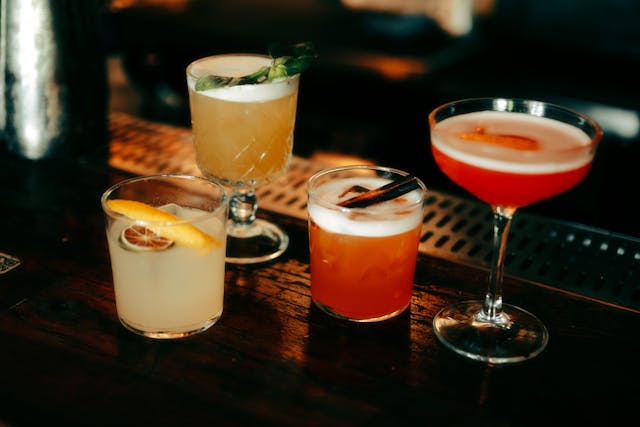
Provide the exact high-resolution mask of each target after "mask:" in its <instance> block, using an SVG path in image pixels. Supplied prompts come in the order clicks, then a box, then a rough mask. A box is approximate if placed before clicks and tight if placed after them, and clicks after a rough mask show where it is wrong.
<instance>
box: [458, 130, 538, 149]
mask: <svg viewBox="0 0 640 427" xmlns="http://www.w3.org/2000/svg"><path fill="white" fill-rule="evenodd" d="M458 137H459V138H460V139H464V140H466V141H477V142H484V143H486V144H494V145H502V146H504V147H508V148H513V149H515V150H524V151H535V150H538V149H539V148H540V144H539V143H538V141H536V140H535V139H532V138H528V137H526V136H520V135H503V134H490V133H485V132H484V129H482V128H478V129H476V131H475V132H466V133H461V134H459V135H458Z"/></svg>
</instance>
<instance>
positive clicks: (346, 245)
mask: <svg viewBox="0 0 640 427" xmlns="http://www.w3.org/2000/svg"><path fill="white" fill-rule="evenodd" d="M408 176H409V174H408V173H406V172H403V171H400V170H397V169H391V168H387V167H379V166H367V165H355V166H345V167H338V168H333V169H327V170H323V171H320V172H318V173H316V174H315V175H313V176H312V177H311V178H310V179H309V182H308V202H307V209H308V214H309V249H310V264H311V297H312V300H313V302H314V303H315V304H316V305H317V306H318V307H319V308H320V309H321V310H323V311H325V312H326V313H328V314H330V315H332V316H334V317H337V318H341V319H346V320H350V321H355V322H374V321H380V320H385V319H389V318H391V317H394V316H396V315H398V314H400V313H402V312H403V311H404V310H405V309H406V308H407V307H409V305H410V304H411V294H412V289H413V278H414V273H415V267H416V259H417V256H418V245H419V240H420V234H421V229H422V216H423V210H424V200H425V194H426V187H425V185H424V184H423V183H422V182H421V181H420V180H418V179H416V181H417V186H416V187H417V188H416V189H414V190H412V191H410V192H409V193H406V194H403V195H401V196H400V197H397V198H394V199H392V200H389V201H385V202H382V203H376V204H373V205H371V206H367V207H351V208H348V207H342V206H340V205H339V204H338V203H340V202H342V201H344V200H347V199H349V198H351V197H355V196H357V195H359V194H362V193H364V192H366V191H367V190H372V189H375V188H378V187H381V186H383V185H385V184H388V183H390V182H393V181H398V180H400V179H404V178H406V177H408Z"/></svg>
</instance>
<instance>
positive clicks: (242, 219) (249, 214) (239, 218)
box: [229, 189, 258, 227]
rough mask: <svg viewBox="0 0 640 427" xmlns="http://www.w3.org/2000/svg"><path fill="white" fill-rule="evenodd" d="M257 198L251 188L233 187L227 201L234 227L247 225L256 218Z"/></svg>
mask: <svg viewBox="0 0 640 427" xmlns="http://www.w3.org/2000/svg"><path fill="white" fill-rule="evenodd" d="M257 209H258V198H257V197H256V193H255V192H254V191H253V190H246V189H234V190H233V195H232V196H231V200H230V202H229V212H230V213H231V220H232V221H233V226H234V227H249V226H251V225H252V224H253V221H255V219H256V210H257Z"/></svg>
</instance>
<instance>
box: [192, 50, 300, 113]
mask: <svg viewBox="0 0 640 427" xmlns="http://www.w3.org/2000/svg"><path fill="white" fill-rule="evenodd" d="M270 63H271V58H269V57H266V56H260V55H220V56H212V57H210V58H205V59H202V60H199V61H197V62H194V63H193V64H192V65H191V66H190V68H189V73H188V74H187V84H188V85H189V89H190V90H192V91H193V90H195V89H194V88H195V84H196V80H197V79H198V78H200V77H203V76H206V75H209V74H213V75H217V76H225V77H241V76H246V75H248V74H251V73H253V72H256V71H258V70H259V69H260V68H261V67H263V66H265V65H269V64H270ZM298 78H299V75H296V76H292V77H288V78H287V77H285V78H281V79H277V80H274V81H272V82H267V83H261V84H256V85H239V86H232V87H221V88H217V89H211V90H207V91H203V92H198V93H199V94H201V95H205V96H209V97H211V98H216V99H221V100H224V101H234V102H264V101H271V100H273V99H279V98H283V97H285V96H289V95H291V94H292V93H293V92H294V91H295V90H296V86H297V84H298Z"/></svg>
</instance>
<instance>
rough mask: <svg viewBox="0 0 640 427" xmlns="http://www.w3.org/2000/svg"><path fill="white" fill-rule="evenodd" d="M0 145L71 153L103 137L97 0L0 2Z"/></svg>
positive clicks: (40, 153)
mask: <svg viewBox="0 0 640 427" xmlns="http://www.w3.org/2000/svg"><path fill="white" fill-rule="evenodd" d="M0 1H1V3H0V7H1V9H0V48H1V56H0V72H1V74H0V94H1V95H2V96H0V126H1V130H2V134H1V135H0V139H1V141H2V142H1V143H2V144H5V145H6V148H7V150H8V151H10V152H12V153H14V154H16V155H18V156H20V157H24V158H28V159H32V160H38V159H42V158H47V157H77V156H81V155H83V154H86V153H88V152H89V151H90V150H91V149H92V148H95V147H96V145H98V144H101V143H103V142H104V141H105V138H106V127H107V125H106V120H107V119H106V113H107V102H108V92H107V79H106V62H105V53H104V46H103V40H102V31H101V25H100V24H101V21H100V20H101V18H100V16H101V15H100V13H101V8H102V5H103V4H104V3H105V2H104V0H0Z"/></svg>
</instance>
